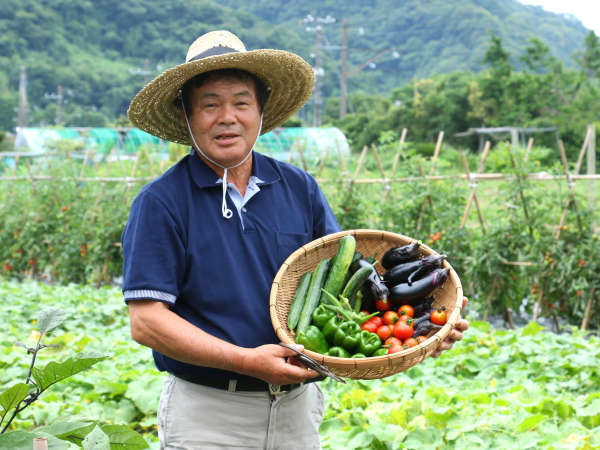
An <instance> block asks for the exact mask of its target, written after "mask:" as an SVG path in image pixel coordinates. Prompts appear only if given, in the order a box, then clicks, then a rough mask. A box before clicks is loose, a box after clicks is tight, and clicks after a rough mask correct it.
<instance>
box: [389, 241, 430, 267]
mask: <svg viewBox="0 0 600 450" xmlns="http://www.w3.org/2000/svg"><path fill="white" fill-rule="evenodd" d="M420 246H421V244H420V243H419V242H413V243H412V244H407V245H403V246H401V247H392V248H390V249H389V250H388V251H387V252H385V254H384V255H383V258H381V265H382V266H383V268H384V269H386V270H389V269H391V268H392V267H394V266H397V265H398V264H402V263H405V262H408V261H414V260H415V259H417V258H418V257H419V248H420Z"/></svg>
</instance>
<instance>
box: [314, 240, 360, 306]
mask: <svg viewBox="0 0 600 450" xmlns="http://www.w3.org/2000/svg"><path fill="white" fill-rule="evenodd" d="M355 250H356V239H354V236H352V235H350V234H348V235H346V236H344V237H343V238H341V239H340V243H339V246H338V250H337V253H336V254H335V256H334V258H333V263H332V265H331V269H329V275H327V281H326V282H325V286H324V287H323V288H324V289H325V290H326V291H327V292H329V293H330V294H331V295H333V296H334V297H335V298H338V295H340V292H342V288H343V287H344V279H345V278H346V274H347V273H348V270H349V269H350V263H351V262H352V257H353V256H354V251H355ZM323 301H325V303H329V301H328V300H324V297H321V302H323Z"/></svg>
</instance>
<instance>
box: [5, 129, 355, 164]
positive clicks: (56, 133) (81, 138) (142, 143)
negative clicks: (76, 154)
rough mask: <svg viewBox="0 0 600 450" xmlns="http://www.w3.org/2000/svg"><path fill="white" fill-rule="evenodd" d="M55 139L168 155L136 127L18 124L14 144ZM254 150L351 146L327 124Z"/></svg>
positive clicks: (336, 150)
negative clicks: (27, 125)
mask: <svg viewBox="0 0 600 450" xmlns="http://www.w3.org/2000/svg"><path fill="white" fill-rule="evenodd" d="M58 141H71V142H73V143H75V144H76V145H77V147H78V150H79V151H85V150H87V149H92V150H93V151H94V153H95V154H96V157H97V158H99V159H103V158H106V157H108V156H109V155H110V154H111V153H112V152H113V151H115V153H118V154H119V155H135V153H136V152H137V151H138V150H140V149H142V148H144V147H145V148H146V149H148V150H149V151H150V152H152V153H158V154H160V155H163V156H164V157H167V156H168V142H166V141H163V140H162V139H159V138H157V137H155V136H152V135H151V134H148V133H146V132H145V131H142V130H140V129H138V128H17V136H16V139H15V148H16V150H17V151H23V150H27V151H28V152H31V153H34V154H43V153H46V152H48V151H53V150H55V148H56V145H57V142H58ZM255 149H256V151H258V152H260V153H263V154H265V155H268V156H271V157H273V158H275V159H278V160H281V161H292V160H293V161H296V162H299V161H300V154H302V155H303V157H304V159H305V161H306V162H307V163H314V162H316V161H319V160H320V159H321V158H322V157H323V156H324V155H325V154H329V158H330V159H331V160H334V161H337V160H338V154H341V155H343V156H347V155H349V154H350V147H349V145H348V141H347V140H346V137H345V136H344V134H343V133H342V132H341V131H340V130H339V129H338V128H334V127H328V128H303V127H294V128H277V129H275V130H273V131H270V132H268V133H265V134H264V135H262V136H261V137H260V138H259V139H258V141H257V143H256V145H255Z"/></svg>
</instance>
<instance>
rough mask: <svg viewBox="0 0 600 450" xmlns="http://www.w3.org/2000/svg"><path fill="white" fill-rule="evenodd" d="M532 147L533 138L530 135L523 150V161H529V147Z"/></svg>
mask: <svg viewBox="0 0 600 450" xmlns="http://www.w3.org/2000/svg"><path fill="white" fill-rule="evenodd" d="M532 147H533V138H532V137H530V138H529V140H528V141H527V149H526V150H525V161H529V154H530V153H531V148H532Z"/></svg>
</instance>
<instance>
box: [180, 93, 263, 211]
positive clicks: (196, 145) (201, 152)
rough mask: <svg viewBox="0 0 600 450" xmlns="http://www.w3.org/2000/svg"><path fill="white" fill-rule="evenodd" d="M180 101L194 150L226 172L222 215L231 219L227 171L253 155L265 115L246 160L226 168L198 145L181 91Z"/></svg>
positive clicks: (245, 158) (224, 174)
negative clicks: (228, 202)
mask: <svg viewBox="0 0 600 450" xmlns="http://www.w3.org/2000/svg"><path fill="white" fill-rule="evenodd" d="M179 100H180V101H181V106H182V107H183V115H184V116H185V123H186V124H187V128H188V132H189V133H190V137H191V138H192V142H193V143H194V148H195V149H196V150H197V151H198V152H199V153H200V154H201V155H202V156H204V157H205V158H206V159H207V160H209V161H210V162H211V163H213V164H214V165H215V166H218V167H220V168H221V169H223V170H224V173H223V180H222V187H223V197H222V200H221V214H222V215H223V217H224V218H225V219H231V217H232V216H233V211H231V209H229V208H228V207H227V169H235V168H236V167H238V166H241V165H242V164H244V163H245V162H246V160H247V159H248V157H249V156H250V155H251V154H252V149H253V148H254V144H256V140H258V137H259V136H260V132H261V130H262V121H263V115H262V113H261V114H260V124H259V125H258V134H257V135H256V140H255V141H254V144H252V147H250V150H249V151H248V153H246V156H244V158H243V159H242V160H241V161H240V162H239V163H237V164H234V165H233V166H229V167H225V166H223V165H221V164H219V163H218V162H216V161H214V160H213V159H211V158H209V157H208V155H206V153H204V152H203V151H202V149H201V148H200V146H199V145H198V144H197V142H196V139H195V138H194V133H192V127H191V126H190V121H189V120H188V115H187V111H186V110H185V103H184V102H183V97H182V94H181V91H179Z"/></svg>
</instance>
